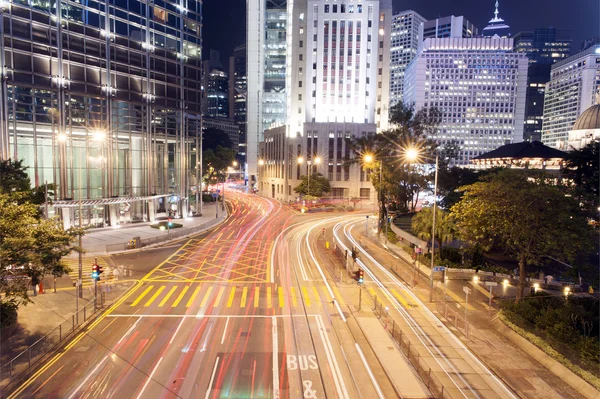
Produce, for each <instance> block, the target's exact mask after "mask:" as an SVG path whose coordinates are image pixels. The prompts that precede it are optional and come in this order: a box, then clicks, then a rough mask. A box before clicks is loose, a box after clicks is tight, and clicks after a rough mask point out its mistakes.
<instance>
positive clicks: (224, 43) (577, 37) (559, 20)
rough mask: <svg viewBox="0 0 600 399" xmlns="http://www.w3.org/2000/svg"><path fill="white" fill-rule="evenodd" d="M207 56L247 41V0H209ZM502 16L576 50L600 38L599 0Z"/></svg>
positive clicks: (533, 1) (511, 2)
mask: <svg viewBox="0 0 600 399" xmlns="http://www.w3.org/2000/svg"><path fill="white" fill-rule="evenodd" d="M393 3H394V12H400V11H403V10H407V9H412V10H415V11H416V12H418V13H419V14H421V15H422V16H423V17H425V18H428V19H433V18H436V17H445V16H448V15H456V16H459V15H464V16H465V17H466V18H467V19H468V20H469V21H471V22H472V23H473V24H475V26H477V28H479V31H480V32H481V30H482V29H483V28H484V27H485V26H486V25H487V22H488V21H489V20H490V19H491V18H492V17H493V16H494V3H495V0H429V1H427V0H393ZM203 7H204V31H203V41H204V49H203V50H204V57H205V58H207V56H208V53H209V52H208V50H209V49H215V50H219V51H220V52H221V60H222V61H223V62H224V63H226V62H227V59H228V58H229V56H230V55H231V53H232V52H233V48H234V47H236V46H238V45H240V44H243V43H244V42H245V40H246V0H204V1H203ZM500 17H501V18H503V19H504V20H505V21H506V23H507V24H508V25H510V27H511V33H513V34H514V33H517V32H519V31H522V30H533V28H544V27H548V26H554V27H555V28H557V29H565V30H569V31H570V36H571V39H573V42H572V45H571V49H572V51H574V52H576V51H577V50H579V48H580V47H581V43H582V42H583V40H585V39H589V38H592V37H594V36H600V0H500Z"/></svg>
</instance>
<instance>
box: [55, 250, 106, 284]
mask: <svg viewBox="0 0 600 399" xmlns="http://www.w3.org/2000/svg"><path fill="white" fill-rule="evenodd" d="M94 259H95V257H93V256H84V257H83V259H82V262H81V266H82V280H83V284H88V283H92V282H93V280H92V265H93V264H94ZM64 261H65V263H66V264H67V266H68V267H69V268H70V269H71V271H70V272H69V277H71V280H72V281H73V282H76V281H77V279H78V278H79V258H78V257H75V258H65V259H64ZM98 265H100V266H101V267H102V269H103V274H101V275H100V279H101V281H110V280H112V279H113V278H114V275H113V273H112V272H111V269H110V267H109V265H108V261H107V259H106V258H104V257H100V256H99V257H98Z"/></svg>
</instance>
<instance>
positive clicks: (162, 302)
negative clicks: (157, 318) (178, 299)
mask: <svg viewBox="0 0 600 399" xmlns="http://www.w3.org/2000/svg"><path fill="white" fill-rule="evenodd" d="M176 289H177V286H175V287H172V288H171V290H170V291H169V292H167V295H165V297H164V299H163V300H162V301H160V303H159V304H158V307H159V308H160V307H163V306H164V305H165V303H167V301H168V300H169V298H170V297H171V295H173V292H175V290H176Z"/></svg>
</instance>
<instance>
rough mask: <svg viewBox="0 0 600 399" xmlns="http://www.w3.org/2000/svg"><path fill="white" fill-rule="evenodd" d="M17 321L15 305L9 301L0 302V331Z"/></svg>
mask: <svg viewBox="0 0 600 399" xmlns="http://www.w3.org/2000/svg"><path fill="white" fill-rule="evenodd" d="M16 323H17V305H16V304H14V303H11V302H0V331H2V330H4V329H5V328H8V327H11V326H14V325H15V324H16Z"/></svg>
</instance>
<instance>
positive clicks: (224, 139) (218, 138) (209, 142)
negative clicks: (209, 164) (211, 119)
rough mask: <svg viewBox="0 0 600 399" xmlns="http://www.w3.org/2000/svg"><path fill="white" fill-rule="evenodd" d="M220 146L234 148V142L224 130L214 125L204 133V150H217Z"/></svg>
mask: <svg viewBox="0 0 600 399" xmlns="http://www.w3.org/2000/svg"><path fill="white" fill-rule="evenodd" d="M219 147H223V148H230V149H233V142H232V141H231V139H230V138H229V135H227V133H225V132H224V131H223V130H221V129H217V128H214V127H209V128H207V129H206V130H205V131H204V132H203V133H202V151H206V150H214V151H217V149H218V148H219Z"/></svg>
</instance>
